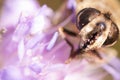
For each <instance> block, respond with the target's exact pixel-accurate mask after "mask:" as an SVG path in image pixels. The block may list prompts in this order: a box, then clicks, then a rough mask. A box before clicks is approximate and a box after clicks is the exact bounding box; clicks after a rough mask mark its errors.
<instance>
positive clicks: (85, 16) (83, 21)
mask: <svg viewBox="0 0 120 80" xmlns="http://www.w3.org/2000/svg"><path fill="white" fill-rule="evenodd" d="M99 14H100V11H99V10H96V9H94V8H85V9H83V10H81V11H80V12H79V13H78V14H77V20H76V26H77V28H78V29H79V30H81V29H82V28H83V27H84V26H85V25H87V24H88V23H89V22H90V21H92V20H93V19H94V18H96V17H97V16H98V15H99Z"/></svg>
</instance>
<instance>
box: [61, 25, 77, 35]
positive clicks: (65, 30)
mask: <svg viewBox="0 0 120 80" xmlns="http://www.w3.org/2000/svg"><path fill="white" fill-rule="evenodd" d="M59 32H60V34H61V35H62V36H63V35H64V33H65V34H68V35H70V36H72V37H76V36H78V34H77V33H75V32H72V31H70V30H67V29H65V28H64V27H60V28H59Z"/></svg>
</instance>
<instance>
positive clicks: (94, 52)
mask: <svg viewBox="0 0 120 80" xmlns="http://www.w3.org/2000/svg"><path fill="white" fill-rule="evenodd" d="M92 54H93V55H95V56H96V57H98V58H99V59H102V57H101V56H100V54H99V52H98V51H97V50H92Z"/></svg>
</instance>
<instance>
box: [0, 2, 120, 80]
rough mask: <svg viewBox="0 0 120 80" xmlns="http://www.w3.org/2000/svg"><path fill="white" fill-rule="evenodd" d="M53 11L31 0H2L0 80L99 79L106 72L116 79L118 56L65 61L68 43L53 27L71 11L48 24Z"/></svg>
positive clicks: (70, 18)
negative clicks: (101, 60) (94, 61)
mask: <svg viewBox="0 0 120 80" xmlns="http://www.w3.org/2000/svg"><path fill="white" fill-rule="evenodd" d="M10 2H12V3H10ZM67 5H68V8H72V9H74V7H75V5H76V4H75V2H74V0H73V1H72V0H68V4H67ZM54 15H55V12H54V11H53V10H52V9H51V8H49V7H48V6H47V5H43V6H39V4H38V3H37V2H36V1H35V0H26V1H25V0H6V1H5V3H4V6H3V9H2V17H1V18H0V29H1V30H0V31H1V34H0V39H1V40H0V80H80V79H81V80H102V79H103V78H104V77H105V76H106V75H108V74H111V75H112V76H113V77H114V79H115V80H119V79H120V77H119V75H120V71H119V69H120V65H119V64H120V60H119V59H118V58H116V56H114V55H113V57H112V58H110V61H109V60H107V61H106V63H103V64H96V65H95V64H90V63H89V62H88V61H87V60H85V59H80V60H73V61H72V62H70V63H68V64H65V61H66V60H67V59H68V57H69V54H70V47H69V46H68V44H66V42H65V41H64V40H63V39H61V40H58V38H59V37H60V36H59V33H58V31H57V29H58V27H60V26H62V27H64V26H65V25H66V24H67V23H69V22H70V21H71V20H72V18H73V15H74V14H71V15H70V16H69V17H68V18H66V19H65V20H64V21H63V22H61V23H60V24H58V25H57V26H53V24H52V18H53V16H54ZM105 58H107V59H108V58H109V56H108V55H107V56H105ZM114 61H115V62H114Z"/></svg>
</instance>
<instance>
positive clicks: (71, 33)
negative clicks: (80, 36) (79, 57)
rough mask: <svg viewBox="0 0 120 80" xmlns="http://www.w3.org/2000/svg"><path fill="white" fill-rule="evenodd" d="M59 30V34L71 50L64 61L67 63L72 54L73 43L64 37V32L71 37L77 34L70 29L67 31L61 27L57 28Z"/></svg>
mask: <svg viewBox="0 0 120 80" xmlns="http://www.w3.org/2000/svg"><path fill="white" fill-rule="evenodd" d="M59 32H60V34H61V36H62V37H63V38H64V39H65V41H66V42H67V44H68V45H69V46H70V47H71V52H70V57H69V59H68V60H67V61H66V63H69V62H70V61H71V55H73V53H74V46H73V44H72V43H71V42H70V41H69V40H68V39H67V38H66V36H65V34H68V35H70V36H73V37H76V36H77V34H76V33H74V32H72V31H69V30H67V29H65V28H63V27H61V28H59Z"/></svg>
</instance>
